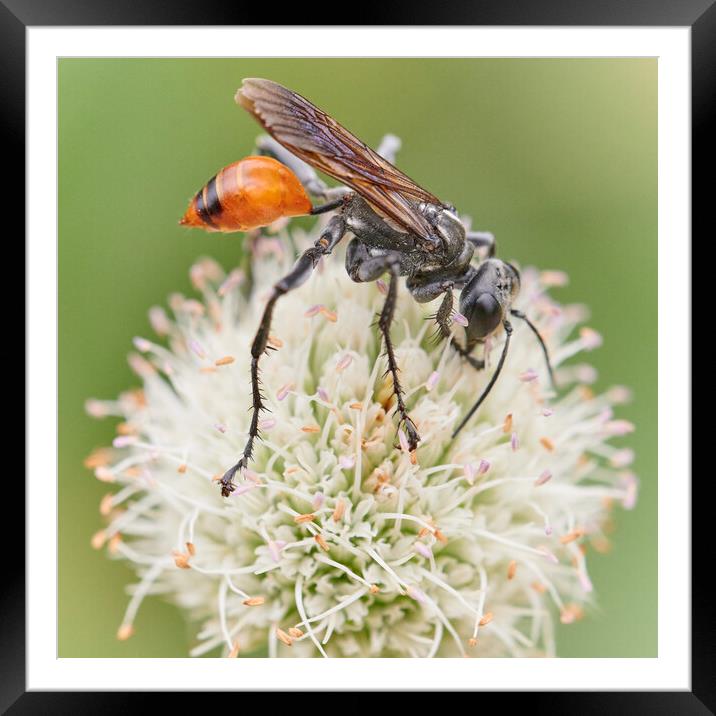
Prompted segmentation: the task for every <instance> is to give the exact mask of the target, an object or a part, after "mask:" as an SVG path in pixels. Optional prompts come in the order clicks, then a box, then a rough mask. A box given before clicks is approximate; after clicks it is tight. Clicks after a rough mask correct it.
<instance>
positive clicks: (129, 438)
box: [112, 435, 137, 448]
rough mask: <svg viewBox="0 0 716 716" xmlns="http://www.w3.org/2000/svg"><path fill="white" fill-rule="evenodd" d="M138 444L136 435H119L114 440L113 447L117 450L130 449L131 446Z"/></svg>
mask: <svg viewBox="0 0 716 716" xmlns="http://www.w3.org/2000/svg"><path fill="white" fill-rule="evenodd" d="M136 442H137V436H136V435H119V436H118V437H116V438H115V439H114V440H112V446H113V447H116V448H124V447H129V446H130V445H134V443H136Z"/></svg>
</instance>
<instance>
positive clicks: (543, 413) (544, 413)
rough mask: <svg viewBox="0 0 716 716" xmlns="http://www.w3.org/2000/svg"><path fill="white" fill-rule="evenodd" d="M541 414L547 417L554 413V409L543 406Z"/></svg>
mask: <svg viewBox="0 0 716 716" xmlns="http://www.w3.org/2000/svg"><path fill="white" fill-rule="evenodd" d="M542 415H544V417H545V418H549V417H550V416H551V415H554V410H551V409H550V408H545V409H544V410H543V411H542Z"/></svg>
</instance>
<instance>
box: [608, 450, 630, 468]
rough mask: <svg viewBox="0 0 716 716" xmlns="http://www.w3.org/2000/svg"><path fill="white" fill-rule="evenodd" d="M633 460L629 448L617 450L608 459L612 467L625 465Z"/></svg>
mask: <svg viewBox="0 0 716 716" xmlns="http://www.w3.org/2000/svg"><path fill="white" fill-rule="evenodd" d="M632 462H634V451H633V450H632V449H631V448H623V449H621V450H617V451H616V452H615V453H614V454H613V455H612V456H611V458H610V459H609V463H610V464H611V465H612V467H626V466H627V465H631V464H632Z"/></svg>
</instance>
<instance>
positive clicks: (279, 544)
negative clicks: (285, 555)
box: [268, 540, 286, 564]
mask: <svg viewBox="0 0 716 716" xmlns="http://www.w3.org/2000/svg"><path fill="white" fill-rule="evenodd" d="M285 546H286V542H284V541H283V540H269V542H268V549H269V553H270V554H271V558H272V559H273V561H274V562H276V563H277V564H278V563H279V562H280V561H281V550H282V549H283V548H284V547H285Z"/></svg>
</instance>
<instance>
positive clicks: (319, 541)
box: [313, 534, 330, 552]
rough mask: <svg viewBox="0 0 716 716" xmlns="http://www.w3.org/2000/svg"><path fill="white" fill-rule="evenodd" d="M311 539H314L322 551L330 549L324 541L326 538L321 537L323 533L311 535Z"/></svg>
mask: <svg viewBox="0 0 716 716" xmlns="http://www.w3.org/2000/svg"><path fill="white" fill-rule="evenodd" d="M313 539H314V540H316V543H317V544H318V546H319V547H320V548H321V549H322V550H323V551H324V552H328V551H329V550H330V547H329V546H328V542H326V539H325V537H323V535H320V534H317V535H313Z"/></svg>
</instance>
